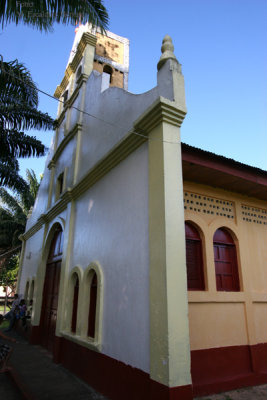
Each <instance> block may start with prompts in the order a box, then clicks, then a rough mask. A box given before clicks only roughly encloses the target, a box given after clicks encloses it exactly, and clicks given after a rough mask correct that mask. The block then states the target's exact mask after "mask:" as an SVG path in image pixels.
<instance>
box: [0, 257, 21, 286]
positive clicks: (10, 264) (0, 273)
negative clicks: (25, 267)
mask: <svg viewBox="0 0 267 400" xmlns="http://www.w3.org/2000/svg"><path fill="white" fill-rule="evenodd" d="M18 270H19V256H18V255H17V254H15V255H13V256H12V257H10V258H9V259H8V260H7V262H6V263H5V266H4V268H0V286H4V287H5V286H8V287H10V288H12V290H15V288H16V282H17V276H18Z"/></svg>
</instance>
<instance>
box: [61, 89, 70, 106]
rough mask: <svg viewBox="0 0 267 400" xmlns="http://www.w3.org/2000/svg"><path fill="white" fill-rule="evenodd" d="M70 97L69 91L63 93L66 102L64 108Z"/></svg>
mask: <svg viewBox="0 0 267 400" xmlns="http://www.w3.org/2000/svg"><path fill="white" fill-rule="evenodd" d="M68 95H69V91H68V90H65V92H64V93H63V96H62V97H63V101H64V106H65V105H66V101H67V100H68Z"/></svg>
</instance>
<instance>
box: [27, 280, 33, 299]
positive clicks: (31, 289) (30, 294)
mask: <svg viewBox="0 0 267 400" xmlns="http://www.w3.org/2000/svg"><path fill="white" fill-rule="evenodd" d="M33 294H34V279H33V280H32V281H31V286H30V291H29V298H28V304H30V301H31V300H33ZM25 300H27V299H26V298H25Z"/></svg>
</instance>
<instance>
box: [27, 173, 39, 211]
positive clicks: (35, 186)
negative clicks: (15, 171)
mask: <svg viewBox="0 0 267 400" xmlns="http://www.w3.org/2000/svg"><path fill="white" fill-rule="evenodd" d="M26 176H27V182H28V185H29V188H30V193H31V195H32V197H33V198H34V199H35V198H36V196H37V193H38V190H39V186H40V182H38V179H37V177H36V174H35V172H34V171H33V170H32V169H26ZM32 206H33V204H32Z"/></svg>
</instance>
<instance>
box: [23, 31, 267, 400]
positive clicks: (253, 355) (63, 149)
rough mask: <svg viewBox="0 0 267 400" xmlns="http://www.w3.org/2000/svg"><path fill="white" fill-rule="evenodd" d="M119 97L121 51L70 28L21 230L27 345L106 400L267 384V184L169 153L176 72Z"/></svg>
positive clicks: (170, 69) (217, 161) (199, 158)
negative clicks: (53, 116) (29, 306)
mask: <svg viewBox="0 0 267 400" xmlns="http://www.w3.org/2000/svg"><path fill="white" fill-rule="evenodd" d="M161 51H162V55H161V57H160V60H159V62H158V75H157V86H156V87H155V88H153V89H151V90H150V91H149V92H146V93H143V94H140V95H135V94H132V93H129V92H128V91H127V84H128V71H129V42H128V40H127V39H125V38H122V37H119V36H117V35H114V34H112V33H110V32H107V35H106V36H101V35H100V34H99V33H98V32H97V31H92V30H91V29H90V28H89V27H88V26H83V25H82V26H81V27H80V28H79V30H78V32H77V33H76V36H75V41H74V44H73V48H72V51H71V55H70V59H69V61H68V65H67V68H66V71H65V75H64V77H63V80H62V82H61V84H60V85H59V86H58V87H57V89H56V92H55V95H56V96H57V97H58V98H59V100H60V103H59V109H58V127H57V129H56V132H55V136H54V140H53V144H52V146H51V149H50V152H49V155H48V159H47V163H46V169H45V173H44V177H43V180H42V182H41V186H40V189H39V193H38V197H37V200H36V203H35V205H34V208H33V210H32V213H31V216H30V218H29V219H28V223H27V228H26V232H25V233H24V235H22V241H23V250H22V255H21V267H20V275H19V289H18V291H19V293H21V294H22V293H23V294H24V296H25V297H26V299H27V300H28V301H30V300H33V312H32V319H31V326H30V329H29V332H30V334H29V339H30V341H31V343H39V344H42V345H43V346H44V347H46V348H47V349H48V350H49V351H51V352H52V354H53V358H54V361H55V362H57V363H62V364H63V365H64V366H65V367H67V368H69V369H70V370H71V371H72V372H74V373H76V374H77V375H78V376H79V377H81V378H82V379H84V380H85V381H87V382H88V383H89V384H91V385H92V386H93V387H94V388H96V389H97V390H98V391H100V392H102V393H104V394H106V395H107V396H108V397H110V398H111V399H116V400H117V399H125V398H127V399H129V400H134V399H144V400H147V399H151V400H152V399H153V400H157V399H159V400H165V399H173V400H174V399H177V400H178V399H182V400H183V399H184V400H191V399H193V396H195V395H199V394H206V393H214V392H216V391H217V392H218V391H220V390H227V389H231V388H235V387H240V386H244V385H251V384H257V383H262V382H266V381H267V362H266V361H265V360H266V357H265V354H266V353H267V345H266V343H267V333H266V332H267V329H266V328H267V318H266V317H265V316H267V268H266V267H267V256H266V240H267V202H266V200H267V190H266V188H267V174H266V172H264V171H261V170H259V169H257V168H253V167H249V166H246V165H243V164H240V163H237V162H235V161H233V160H229V159H226V158H224V157H221V156H217V155H215V154H212V153H208V152H205V151H203V150H200V149H196V148H194V147H191V146H188V145H185V144H181V142H180V127H181V125H182V122H183V119H184V118H185V116H186V112H187V110H186V105H185V93H184V79H183V75H182V71H181V65H180V64H179V62H178V61H177V59H176V57H175V55H174V53H173V45H172V41H171V38H170V37H169V36H166V37H165V38H164V40H163V44H162V48H161Z"/></svg>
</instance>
